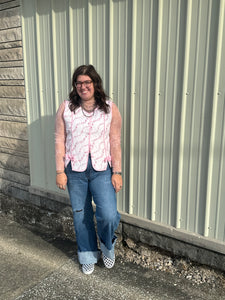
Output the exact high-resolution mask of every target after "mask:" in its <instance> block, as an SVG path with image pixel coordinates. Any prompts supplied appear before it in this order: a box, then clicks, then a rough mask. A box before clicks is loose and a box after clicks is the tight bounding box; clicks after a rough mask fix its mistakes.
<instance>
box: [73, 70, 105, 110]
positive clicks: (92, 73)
mask: <svg viewBox="0 0 225 300" xmlns="http://www.w3.org/2000/svg"><path fill="white" fill-rule="evenodd" d="M79 75H87V76H89V77H90V78H91V80H92V81H93V84H94V97H95V101H96V105H97V106H98V108H99V109H100V110H102V111H104V112H105V113H106V114H107V113H109V105H108V104H107V103H106V99H107V98H108V97H107V95H106V94H105V91H104V89H103V87H102V79H101V77H100V76H99V74H98V73H97V71H96V70H95V68H94V66H92V65H82V66H79V67H78V68H76V70H75V71H74V73H73V77H72V91H71V92H70V94H69V99H70V106H69V107H70V110H71V111H73V112H75V110H76V109H77V108H78V107H80V106H81V98H80V96H79V95H78V93H77V89H76V86H75V83H76V81H77V77H78V76H79Z"/></svg>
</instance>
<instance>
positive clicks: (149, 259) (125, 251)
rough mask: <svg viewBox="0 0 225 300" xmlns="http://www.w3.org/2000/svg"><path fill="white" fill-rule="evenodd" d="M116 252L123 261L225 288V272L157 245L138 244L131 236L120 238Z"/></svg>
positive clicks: (198, 282) (196, 282) (198, 283)
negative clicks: (171, 253)
mask: <svg viewBox="0 0 225 300" xmlns="http://www.w3.org/2000/svg"><path fill="white" fill-rule="evenodd" d="M116 252H117V256H118V259H119V260H120V262H121V263H123V261H126V262H132V263H135V264H137V265H140V266H142V267H144V268H147V269H151V270H157V271H160V272H169V273H171V274H177V275H178V276H179V277H182V278H185V279H187V280H190V281H191V282H193V283H195V284H197V285H200V284H204V283H207V284H208V285H210V286H211V287H212V288H214V287H216V286H218V285H219V286H222V287H223V288H225V272H222V271H220V270H215V269H213V268H210V267H208V266H204V265H200V264H197V263H194V262H192V261H189V260H187V259H185V258H181V257H176V256H171V255H170V253H167V252H165V251H163V250H160V249H158V248H155V247H149V246H147V245H143V244H136V243H135V242H134V241H133V240H131V239H129V238H127V239H126V240H123V241H122V240H121V239H118V243H117V246H116Z"/></svg>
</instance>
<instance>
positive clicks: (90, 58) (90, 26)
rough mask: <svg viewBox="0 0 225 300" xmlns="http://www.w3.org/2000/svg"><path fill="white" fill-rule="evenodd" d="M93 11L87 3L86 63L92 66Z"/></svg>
mask: <svg viewBox="0 0 225 300" xmlns="http://www.w3.org/2000/svg"><path fill="white" fill-rule="evenodd" d="M87 1H88V0H87ZM92 22H93V11H92V5H91V1H88V36H87V37H86V38H87V39H88V46H89V47H88V62H89V64H93V63H94V62H93V34H92V25H93V23H92Z"/></svg>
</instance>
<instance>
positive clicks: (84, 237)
mask: <svg viewBox="0 0 225 300" xmlns="http://www.w3.org/2000/svg"><path fill="white" fill-rule="evenodd" d="M65 171H66V175H67V187H68V191H69V195H70V201H71V205H72V209H73V220H74V228H75V233H76V241H77V245H78V260H79V262H80V264H94V263H96V262H97V261H98V259H99V257H100V250H99V249H98V245H97V235H96V230H95V224H94V220H93V217H94V212H93V207H92V197H93V200H94V202H95V205H96V212H95V217H96V221H97V233H98V237H99V241H100V248H101V251H102V253H103V254H105V255H106V256H107V257H109V258H112V259H113V258H114V257H115V255H114V246H115V243H116V236H115V234H114V232H115V230H116V228H117V227H118V225H119V222H120V214H119V213H118V211H117V200H116V193H115V190H114V188H113V185H112V182H111V176H112V173H111V168H110V167H109V165H108V167H107V170H106V171H100V172H98V171H95V170H94V169H93V167H92V164H91V158H90V155H89V160H88V166H87V169H86V171H84V172H76V171H72V168H71V163H69V164H68V166H67V167H66V170H65Z"/></svg>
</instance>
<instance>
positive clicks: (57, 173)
mask: <svg viewBox="0 0 225 300" xmlns="http://www.w3.org/2000/svg"><path fill="white" fill-rule="evenodd" d="M63 173H65V172H64V171H62V172H56V175H59V174H63Z"/></svg>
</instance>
